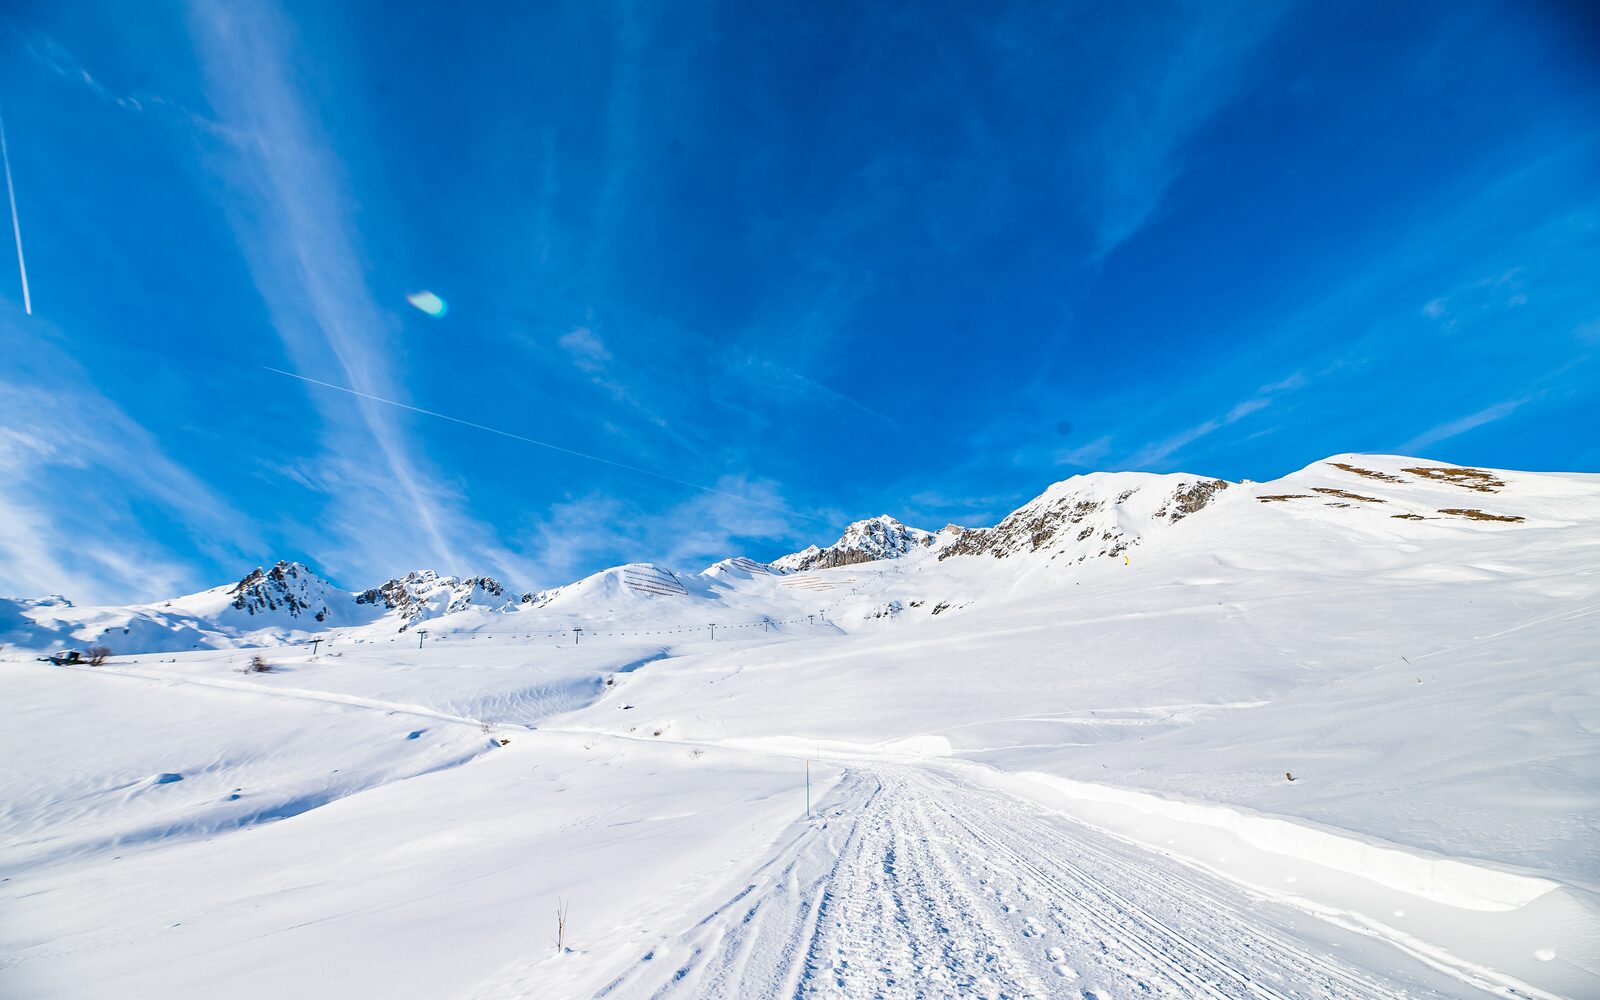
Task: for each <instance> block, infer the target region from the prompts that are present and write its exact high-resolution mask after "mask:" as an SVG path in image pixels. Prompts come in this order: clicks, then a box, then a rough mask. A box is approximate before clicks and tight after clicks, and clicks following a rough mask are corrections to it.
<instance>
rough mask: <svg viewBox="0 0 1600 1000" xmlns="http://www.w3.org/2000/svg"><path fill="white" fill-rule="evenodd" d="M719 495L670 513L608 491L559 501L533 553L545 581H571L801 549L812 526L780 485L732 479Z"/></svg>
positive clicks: (538, 532) (537, 534) (540, 528)
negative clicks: (618, 568) (597, 571)
mask: <svg viewBox="0 0 1600 1000" xmlns="http://www.w3.org/2000/svg"><path fill="white" fill-rule="evenodd" d="M717 488H718V490H719V491H721V492H720V493H718V494H702V495H699V496H694V497H690V498H688V499H686V500H684V501H682V502H681V503H678V504H674V505H672V506H670V507H668V508H666V509H665V510H662V511H659V512H655V513H648V514H647V513H646V512H645V511H643V510H641V509H640V508H639V507H638V506H637V505H636V504H634V503H632V502H631V501H628V500H625V499H622V498H619V497H616V496H608V495H603V494H592V495H589V496H584V497H579V498H575V499H573V500H569V501H566V502H563V503H560V504H556V505H555V506H554V507H553V508H552V509H551V511H550V514H549V516H548V517H546V518H544V519H543V520H542V521H541V522H540V523H538V524H537V525H536V526H534V529H533V538H534V541H533V545H532V549H531V551H530V553H529V554H530V555H531V556H532V557H533V558H534V560H535V561H536V562H537V564H538V565H539V567H540V568H541V571H542V574H543V577H544V580H543V584H544V585H548V584H551V583H561V582H566V581H568V580H571V579H572V578H573V577H574V576H576V575H578V574H579V573H581V572H582V571H583V570H584V569H585V568H588V567H593V566H595V565H608V564H617V563H623V562H646V561H648V562H659V563H662V564H664V565H667V566H670V567H672V568H673V569H684V570H695V569H699V568H701V567H702V566H705V565H707V564H709V563H712V562H715V561H716V560H718V559H723V558H726V557H727V556H730V555H737V554H740V553H744V554H747V555H757V554H765V555H767V556H768V557H772V555H773V553H771V552H766V553H756V552H752V551H751V549H752V547H755V548H762V549H770V548H771V547H772V546H773V545H774V544H777V545H780V546H781V545H783V544H784V543H788V544H789V545H791V546H792V547H794V548H800V547H802V539H803V538H804V537H807V532H806V530H804V528H803V527H802V526H803V525H804V526H807V527H810V528H811V529H812V530H811V532H810V533H812V534H814V533H815V525H814V524H809V523H808V522H806V521H804V520H802V519H800V518H798V517H797V516H795V515H792V514H790V513H788V512H787V510H786V505H785V503H784V499H783V495H782V493H781V492H780V491H779V489H778V486H777V484H775V483H772V482H769V481H750V480H746V479H744V478H742V477H737V476H728V477H724V478H723V479H721V480H719V481H718V483H717ZM730 494H736V495H738V496H745V497H752V498H755V499H758V500H760V501H761V503H762V506H754V505H751V504H747V503H740V502H738V501H737V500H735V499H733V498H732V497H731V496H730Z"/></svg>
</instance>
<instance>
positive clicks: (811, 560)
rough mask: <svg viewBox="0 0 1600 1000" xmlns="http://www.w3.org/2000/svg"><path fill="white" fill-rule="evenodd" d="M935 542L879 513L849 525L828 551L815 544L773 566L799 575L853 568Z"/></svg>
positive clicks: (925, 534)
mask: <svg viewBox="0 0 1600 1000" xmlns="http://www.w3.org/2000/svg"><path fill="white" fill-rule="evenodd" d="M933 539H934V536H933V533H932V532H929V531H923V530H922V529H921V528H911V527H907V526H906V525H904V524H901V523H900V522H899V521H897V520H895V519H894V518H892V517H890V516H889V515H888V514H880V515H878V516H877V517H871V518H867V519H866V520H864V521H857V522H855V523H854V524H852V525H850V526H849V527H848V528H846V529H844V534H843V535H841V536H840V537H839V540H838V541H837V542H834V543H833V544H832V545H830V546H828V547H827V548H825V549H824V548H818V547H817V546H815V545H812V546H810V547H809V548H806V549H803V550H801V551H799V552H796V553H793V554H792V555H787V556H784V557H783V558H781V559H775V560H773V562H772V565H773V566H775V567H777V568H778V569H781V570H788V571H791V572H800V571H804V570H808V569H830V568H832V567H835V566H853V565H856V564H858V563H865V562H875V561H877V560H879V559H898V558H900V557H901V556H903V555H905V554H907V553H909V552H915V551H918V550H919V549H925V548H927V547H928V546H930V545H932V544H933Z"/></svg>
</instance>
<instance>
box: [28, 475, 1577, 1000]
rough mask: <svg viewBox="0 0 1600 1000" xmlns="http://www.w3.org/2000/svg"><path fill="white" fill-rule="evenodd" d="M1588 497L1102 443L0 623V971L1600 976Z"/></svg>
mask: <svg viewBox="0 0 1600 1000" xmlns="http://www.w3.org/2000/svg"><path fill="white" fill-rule="evenodd" d="M885 520H886V519H884V518H878V519H873V521H875V522H878V524H879V527H880V528H885V527H886V526H885V525H884V523H883V522H884V521H885ZM1597 522H1600V476H1592V475H1565V474H1535V473H1521V472H1506V471H1498V470H1463V469H1456V468H1454V467H1449V466H1443V465H1440V464H1438V463H1431V462H1423V461H1419V460H1414V459H1407V458H1401V457H1392V456H1336V457H1335V458H1332V459H1329V460H1327V461H1324V462H1318V463H1315V464H1313V465H1311V466H1308V467H1307V468H1306V469H1304V470H1302V471H1300V472H1297V473H1294V474H1292V475H1290V476H1288V477H1285V478H1284V479H1282V480H1278V481H1276V482H1273V483H1266V484H1256V483H1242V484H1226V483H1222V482H1221V481H1218V480H1210V479H1206V478H1204V477H1198V476H1150V475H1142V474H1128V473H1121V474H1109V475H1107V474H1099V475H1094V476H1084V477H1076V478H1074V479H1072V480H1068V481H1066V482H1064V483H1059V484H1056V485H1055V486H1052V487H1051V488H1050V489H1049V490H1047V491H1046V492H1045V493H1044V494H1043V495H1041V496H1040V497H1039V498H1038V499H1036V500H1034V501H1032V502H1031V503H1029V504H1027V505H1025V506H1024V507H1023V508H1021V509H1019V510H1018V511H1017V512H1016V513H1014V514H1013V515H1011V516H1010V517H1008V518H1006V519H1005V520H1003V521H1002V522H1001V524H999V525H997V526H996V527H994V528H988V529H946V530H944V531H941V532H938V533H936V534H930V533H926V532H922V533H920V534H915V535H913V534H911V532H912V531H913V530H914V529H906V532H905V533H903V534H896V533H894V532H889V533H888V534H887V535H886V534H884V533H883V532H882V531H874V530H868V529H863V530H862V531H859V532H856V533H855V535H852V534H851V533H850V532H847V533H846V537H845V539H842V540H841V543H840V545H841V546H843V548H836V547H830V548H833V549H834V551H836V552H844V551H863V552H864V551H867V549H865V548H861V547H860V546H864V545H874V544H877V543H876V542H873V541H871V540H872V539H874V538H878V539H880V540H881V539H883V538H889V539H891V541H890V542H889V543H888V544H886V545H884V546H882V547H881V548H880V549H878V550H876V551H877V552H878V554H880V555H881V556H883V557H882V558H877V559H868V560H866V561H852V560H854V559H855V557H853V556H847V557H844V558H843V559H840V560H835V561H833V562H829V563H828V564H826V565H825V564H824V563H822V562H816V561H811V562H810V563H809V565H808V566H805V567H802V566H801V565H799V564H800V563H803V562H806V561H807V560H808V559H813V557H814V556H815V554H816V553H819V552H824V551H827V550H823V549H817V550H816V551H815V552H813V553H812V555H811V556H806V554H805V553H800V554H797V555H799V556H803V557H805V558H802V559H800V560H795V559H791V560H789V562H790V563H793V564H794V565H787V564H786V565H782V566H768V565H764V564H760V563H755V562H753V561H750V560H727V561H724V562H723V563H719V564H716V565H714V566H712V567H709V568H708V569H707V570H706V571H704V572H702V573H681V572H674V571H672V570H668V569H666V568H664V567H658V566H651V565H649V564H635V565H631V566H624V567H617V568H615V569H612V570H606V571H604V572H602V573H600V574H596V575H595V576H592V577H589V578H587V579H586V580H583V581H579V582H577V583H575V584H571V585H568V586H567V587H562V588H556V589H555V590H552V591H547V592H544V593H542V594H539V595H532V596H533V599H532V600H528V601H525V602H518V603H516V604H510V605H508V604H506V603H504V601H503V600H502V598H503V595H488V598H486V599H474V600H471V601H468V602H466V604H465V605H464V606H461V607H459V608H455V609H452V600H451V599H448V598H445V597H444V596H443V595H442V594H441V596H440V598H439V599H437V600H435V601H434V602H433V603H432V604H430V605H429V611H428V614H430V615H432V616H433V617H430V618H427V619H426V621H425V624H426V628H425V629H423V628H419V627H418V626H417V625H412V627H411V628H409V629H407V630H406V631H405V632H403V633H402V632H401V631H400V626H401V624H402V621H401V619H402V618H403V616H402V615H397V614H396V613H395V612H396V611H397V610H398V608H386V609H385V611H384V612H383V614H381V615H377V616H376V617H373V618H363V617H361V614H372V613H373V612H375V610H376V608H375V606H374V605H372V604H370V603H369V604H361V605H358V604H356V602H355V600H354V595H351V596H350V599H349V608H354V609H356V610H357V611H358V612H361V614H357V615H356V616H355V617H353V618H350V619H340V620H339V621H337V622H328V623H324V626H325V627H322V628H320V629H317V630H315V631H313V630H310V629H305V628H303V627H300V626H299V622H298V619H297V620H296V621H295V622H293V623H288V624H280V625H278V626H275V627H276V628H277V629H278V631H277V632H275V633H273V632H269V633H264V634H258V635H255V636H254V637H251V638H249V640H248V641H250V642H267V641H269V639H270V638H271V636H273V635H276V636H278V637H280V638H283V639H289V640H299V639H303V638H305V637H307V636H310V635H313V634H315V635H317V636H319V637H320V638H321V640H322V642H321V643H320V645H319V648H318V649H317V650H316V651H313V650H312V649H311V648H308V647H307V646H305V645H299V644H288V645H274V646H265V647H258V648H262V649H263V652H264V654H265V655H266V656H267V658H268V659H269V661H271V662H272V663H273V665H274V666H275V667H276V668H277V669H275V670H274V671H273V672H270V673H266V674H248V675H245V674H239V673H237V670H238V668H239V667H240V666H242V665H243V663H244V662H245V661H246V660H247V659H248V658H249V654H246V653H243V652H238V651H236V650H234V649H233V648H228V647H231V645H233V644H239V645H242V644H243V643H244V642H245V641H246V640H245V638H243V637H244V636H246V635H247V633H245V632H238V633H237V634H235V635H229V634H226V633H225V632H223V630H222V629H221V628H220V627H217V626H214V625H212V624H211V623H212V622H215V621H217V620H218V618H217V617H216V616H225V615H226V614H228V613H229V611H228V610H227V605H226V602H224V606H223V608H220V609H216V610H215V611H211V612H206V609H205V608H203V607H201V606H200V605H199V604H198V603H197V604H195V605H192V606H191V607H193V608H194V609H195V611H194V612H193V613H192V618H193V620H194V622H196V624H195V625H194V628H195V630H196V632H198V633H203V634H205V635H207V636H211V637H213V638H211V639H208V640H207V641H215V642H217V644H218V645H223V646H225V648H221V649H216V650H210V651H207V650H204V649H201V650H195V651H191V652H183V653H167V654H165V655H150V654H138V653H131V654H128V655H119V656H116V657H114V658H113V660H112V661H111V662H110V663H109V664H107V665H106V666H104V667H100V668H81V669H71V668H68V669H61V668H51V667H47V666H44V665H41V664H38V663H36V662H34V661H33V659H32V656H31V654H29V655H21V654H18V655H11V656H8V657H4V658H0V688H3V692H4V696H5V699H6V703H7V704H8V705H13V706H18V708H16V709H15V710H14V713H13V718H12V720H11V721H12V722H13V725H11V726H8V727H7V729H6V730H5V731H4V736H3V737H0V740H3V742H0V750H3V751H4V752H5V753H6V755H7V759H8V761H11V762H13V764H12V766H11V767H8V768H6V769H5V770H4V771H3V772H0V803H3V805H0V830H4V832H5V834H6V835H5V837H4V838H3V844H4V846H0V868H3V869H4V872H5V875H6V877H7V878H8V881H5V882H0V912H5V913H7V914H10V915H11V917H10V919H7V920H0V992H3V993H4V994H5V995H7V996H11V995H17V996H81V995H104V994H106V993H107V992H110V993H114V994H115V995H118V996H164V997H165V996H201V995H212V994H213V993H214V992H215V991H214V984H215V983H217V982H219V981H226V982H227V983H228V984H229V987H230V990H229V993H230V995H234V996H256V995H261V996H267V995H281V994H282V993H283V992H285V991H287V992H290V993H293V994H295V995H328V996H335V995H349V994H350V993H352V992H354V993H359V994H370V993H374V992H376V993H382V994H383V995H392V996H419V997H420V996H440V995H445V996H481V997H499V996H587V995H614V996H634V995H673V994H674V993H675V994H677V995H689V996H700V995H725V996H741V995H742V996H748V995H777V994H780V993H781V994H783V995H841V996H859V995H884V996H899V995H936V996H942V995H973V994H982V993H985V992H987V993H989V994H992V995H1072V996H1087V995H1094V996H1100V997H1108V996H1122V995H1155V996H1161V995H1173V996H1191V995H1221V996H1326V995H1347V996H1394V995H1398V994H1400V993H1401V992H1405V993H1407V994H1408V995H1419V996H1425V995H1447V996H1481V995H1500V996H1567V997H1584V996H1593V995H1600V949H1597V942H1600V863H1597V861H1596V859H1597V858H1600V851H1597V850H1596V847H1597V846H1600V744H1597V742H1596V738H1595V734H1596V732H1597V731H1600V679H1597V678H1600V672H1597V671H1596V670H1595V666H1596V663H1595V650H1596V649H1600V643H1597V642H1596V639H1597V638H1600V628H1597V626H1600V569H1597V568H1596V567H1597V566H1600V562H1597V560H1596V556H1597V554H1600V523H1597ZM867 523H870V522H863V524H867ZM896 523H897V522H896ZM900 527H901V528H904V526H903V525H902V526H900ZM896 537H898V538H900V539H901V540H902V541H904V544H901V542H899V541H892V539H893V538H896ZM924 538H925V539H926V541H922V540H921V539H924ZM851 539H855V541H854V542H853V543H852V545H846V544H845V542H846V541H849V540H851ZM853 546H854V547H853ZM807 552H812V550H807ZM779 562H780V563H784V560H780V561H779ZM414 582H415V581H414ZM422 582H423V583H424V587H423V589H424V592H426V593H433V592H435V591H436V590H437V587H438V586H444V585H443V584H438V585H437V586H435V584H433V583H431V582H428V581H422ZM461 583H462V581H460V580H457V581H455V582H454V583H453V584H451V585H449V587H446V588H445V589H446V590H450V592H451V593H454V591H453V590H452V589H451V588H454V587H457V586H460V585H461ZM474 586H476V585H474ZM222 589H224V590H225V589H226V588H222ZM295 593H296V594H297V595H305V598H304V599H300V598H298V597H297V603H298V604H303V605H305V606H304V607H300V608H299V612H300V614H301V615H302V616H303V615H304V614H305V613H307V612H308V611H310V613H311V614H313V615H314V614H315V611H316V610H320V606H319V605H318V603H317V600H316V599H315V598H316V597H317V595H318V594H320V593H321V592H320V591H310V590H302V591H295ZM338 593H343V592H338ZM197 596H200V595H197ZM218 596H219V597H225V596H227V595H226V594H222V595H218ZM332 596H334V597H336V596H337V595H332ZM216 599H217V597H212V598H208V600H213V601H215V600H216ZM175 603H176V602H175ZM399 603H401V602H398V601H397V602H396V604H399ZM279 605H280V606H279V608H278V609H276V610H274V609H271V608H268V613H271V614H280V615H281V614H283V613H284V612H283V602H282V601H280V602H279ZM326 606H327V607H328V609H329V612H330V615H329V616H330V617H331V616H332V613H333V611H334V610H335V609H336V608H337V609H340V610H345V605H343V604H339V603H338V602H337V601H335V600H332V599H330V600H328V601H327V602H326ZM151 607H152V608H154V607H156V606H151ZM73 610H76V609H67V608H64V607H62V606H61V605H60V604H59V603H54V602H38V603H32V604H13V605H10V606H8V608H7V609H6V611H5V614H6V617H0V628H8V629H10V630H11V631H10V632H9V633H8V634H9V635H12V636H17V635H19V634H20V635H22V636H23V637H24V639H20V640H19V639H17V638H11V639H8V640H7V641H13V642H15V641H25V639H26V636H27V635H28V634H30V633H28V632H27V629H28V628H29V627H30V626H29V625H28V624H27V623H29V622H33V623H35V624H37V623H38V622H39V621H41V620H46V621H49V620H63V621H71V620H72V619H70V618H65V619H62V618H51V617H50V616H63V615H68V614H69V613H70V612H71V611H73ZM237 610H238V609H233V611H235V612H237ZM200 612H206V614H211V615H212V616H213V617H209V618H208V617H206V615H205V614H202V613H200ZM80 620H85V621H88V620H91V619H80ZM19 622H20V623H19ZM92 623H93V624H98V620H93V622H92ZM713 626H714V627H713ZM422 632H426V635H423V634H421V633H422ZM49 634H50V635H55V634H58V633H56V632H51V633H49ZM223 640H226V643H224V641H223ZM35 645H38V643H35ZM165 648H169V649H170V648H171V647H170V646H169V647H165ZM503 741H508V742H503ZM806 760H809V761H810V762H811V763H810V764H809V768H810V771H811V773H812V776H813V778H814V782H815V787H814V788H813V793H814V803H815V805H816V807H817V814H818V815H817V816H816V817H815V818H813V819H811V820H810V821H807V820H805V819H804V818H803V813H804V797H803V796H804V789H803V780H804V773H805V769H806V767H807V766H808V765H807V764H806V763H805V761H806ZM174 775H176V776H177V778H176V779H174V778H173V777H172V776H174ZM1288 775H1293V780H1289V778H1288ZM41 776H42V777H41ZM835 782H837V785H835ZM830 789H831V791H830ZM233 796H237V797H233ZM558 897H562V898H567V899H569V900H570V901H571V902H572V904H573V915H574V919H573V921H572V925H571V926H572V934H573V936H572V938H571V940H570V941H569V945H570V946H571V950H570V951H565V952H560V953H558V952H556V951H555V949H554V948H553V946H551V944H550V943H549V942H548V941H547V940H546V939H547V938H549V937H550V935H551V934H552V932H553V920H552V918H551V915H550V914H551V911H552V910H553V908H554V906H555V905H556V900H557V898H558ZM90 900H94V901H95V902H94V905H93V906H90V905H89V901H90ZM335 956H338V958H335ZM208 984H210V986H208ZM658 991H664V992H660V993H659V994H658Z"/></svg>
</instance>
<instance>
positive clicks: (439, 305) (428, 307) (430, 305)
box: [406, 292, 450, 318]
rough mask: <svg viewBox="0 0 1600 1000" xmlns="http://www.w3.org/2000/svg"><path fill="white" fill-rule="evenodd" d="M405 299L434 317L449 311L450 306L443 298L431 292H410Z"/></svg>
mask: <svg viewBox="0 0 1600 1000" xmlns="http://www.w3.org/2000/svg"><path fill="white" fill-rule="evenodd" d="M406 301H407V302H409V303H411V304H412V305H414V306H416V307H417V308H418V309H421V310H422V311H423V312H425V313H427V314H428V315H429V316H433V317H435V318H438V317H440V316H443V315H444V314H445V313H447V312H449V311H450V306H449V305H448V304H447V303H446V302H445V300H444V299H441V298H439V296H437V295H435V294H433V293H432V292H412V293H411V294H410V295H407V296H406Z"/></svg>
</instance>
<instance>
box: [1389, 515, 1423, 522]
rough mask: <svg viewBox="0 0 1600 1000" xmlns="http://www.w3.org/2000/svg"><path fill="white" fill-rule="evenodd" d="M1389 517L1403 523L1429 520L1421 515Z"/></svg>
mask: <svg viewBox="0 0 1600 1000" xmlns="http://www.w3.org/2000/svg"><path fill="white" fill-rule="evenodd" d="M1389 516H1390V517H1396V518H1399V519H1400V520H1402V521H1426V520H1427V518H1425V517H1423V516H1422V515H1421V514H1390V515H1389Z"/></svg>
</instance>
